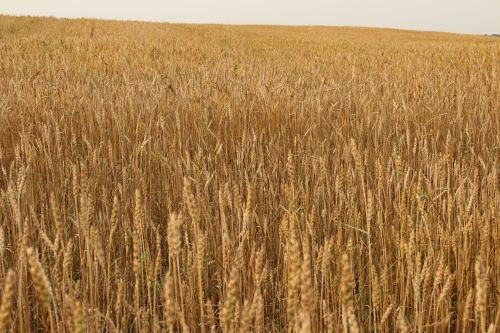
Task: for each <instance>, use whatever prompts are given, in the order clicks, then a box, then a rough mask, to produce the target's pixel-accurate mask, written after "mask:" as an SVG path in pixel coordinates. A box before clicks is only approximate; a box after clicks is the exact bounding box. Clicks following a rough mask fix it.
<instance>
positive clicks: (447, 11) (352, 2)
mask: <svg viewBox="0 0 500 333" xmlns="http://www.w3.org/2000/svg"><path fill="white" fill-rule="evenodd" d="M0 13H1V14H10V15H33V16H55V17H68V18H75V17H87V18H105V19H122V20H139V21H155V22H171V23H178V22H180V23H225V24H278V25H333V26H363V27H384V28H401V29H411V30H426V31H448V32H457V33H469V34H493V33H498V34H500V0H176V1H174V0H0Z"/></svg>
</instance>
